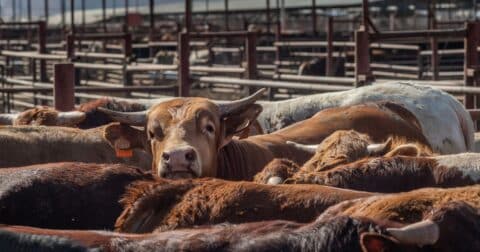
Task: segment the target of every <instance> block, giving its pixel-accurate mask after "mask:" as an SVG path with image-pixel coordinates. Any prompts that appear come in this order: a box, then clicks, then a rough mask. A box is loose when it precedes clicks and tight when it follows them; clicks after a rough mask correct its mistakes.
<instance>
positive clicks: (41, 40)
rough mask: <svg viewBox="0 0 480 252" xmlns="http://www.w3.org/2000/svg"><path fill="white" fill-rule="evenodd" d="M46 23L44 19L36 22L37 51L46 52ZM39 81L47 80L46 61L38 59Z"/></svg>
mask: <svg viewBox="0 0 480 252" xmlns="http://www.w3.org/2000/svg"><path fill="white" fill-rule="evenodd" d="M46 36H47V24H46V22H45V21H39V22H38V53H47V39H46ZM40 82H47V63H46V62H45V60H44V59H41V60H40Z"/></svg>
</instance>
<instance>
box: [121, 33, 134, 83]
mask: <svg viewBox="0 0 480 252" xmlns="http://www.w3.org/2000/svg"><path fill="white" fill-rule="evenodd" d="M123 55H124V57H125V58H124V62H123V85H124V86H132V85H133V83H132V82H133V80H132V75H131V74H130V73H129V72H128V71H127V67H128V65H129V64H130V62H131V59H132V34H131V33H126V34H125V36H124V38H123Z"/></svg>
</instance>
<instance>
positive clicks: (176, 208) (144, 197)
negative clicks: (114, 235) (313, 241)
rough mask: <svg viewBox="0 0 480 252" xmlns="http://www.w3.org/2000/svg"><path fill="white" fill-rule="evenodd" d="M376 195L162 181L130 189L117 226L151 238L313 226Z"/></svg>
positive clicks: (326, 189)
mask: <svg viewBox="0 0 480 252" xmlns="http://www.w3.org/2000/svg"><path fill="white" fill-rule="evenodd" d="M373 195H375V194H373V193H366V192H360V191H351V190H345V189H337V188H330V187H324V186H318V185H281V186H269V185H260V184H256V183H253V182H233V181H224V180H218V179H212V178H203V179H195V180H186V179H184V180H165V179H159V178H158V179H157V180H156V181H154V182H151V181H146V182H142V181H140V182H137V183H135V184H134V185H132V186H130V188H129V189H128V191H127V192H126V194H125V195H124V197H123V199H122V200H121V202H122V203H123V205H124V211H123V213H122V214H121V215H120V217H119V218H118V219H117V221H116V224H115V227H116V231H119V232H127V233H148V232H153V231H155V230H156V231H165V230H171V229H178V228H189V227H194V226H198V225H211V224H220V223H224V222H229V223H244V222H252V221H265V220H275V219H283V220H291V221H297V222H310V221H313V220H314V219H315V218H316V217H317V216H318V215H319V214H320V213H321V212H322V211H323V210H325V209H326V208H327V207H329V206H332V205H334V204H337V203H340V202H342V201H345V200H348V199H356V198H360V197H368V196H373ZM299 213H301V214H299Z"/></svg>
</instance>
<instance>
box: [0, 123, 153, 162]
mask: <svg viewBox="0 0 480 252" xmlns="http://www.w3.org/2000/svg"><path fill="white" fill-rule="evenodd" d="M144 135H145V133H144V132H143V130H137V129H134V128H132V127H128V126H125V125H121V124H118V123H113V124H109V125H106V126H102V127H99V128H93V129H89V130H81V129H75V128H63V127H44V126H40V127H38V126H5V127H1V126H0V145H1V148H0V168H5V167H18V166H25V165H33V164H40V163H54V162H86V163H126V164H131V165H134V166H138V167H140V168H142V169H144V170H149V169H151V163H152V161H151V154H149V153H148V152H145V151H143V150H142V149H146V145H147V143H146V142H145V141H143V139H144V137H143V136H144ZM130 145H135V146H138V147H139V148H138V149H136V150H135V151H132V152H128V151H127V152H125V151H122V148H130Z"/></svg>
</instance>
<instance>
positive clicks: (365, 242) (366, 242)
mask: <svg viewBox="0 0 480 252" xmlns="http://www.w3.org/2000/svg"><path fill="white" fill-rule="evenodd" d="M360 245H361V247H362V251H363V252H387V251H394V250H396V248H399V246H400V245H399V244H398V242H396V241H395V240H393V239H391V238H389V237H387V236H384V235H381V234H376V233H364V234H362V235H361V237H360Z"/></svg>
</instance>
